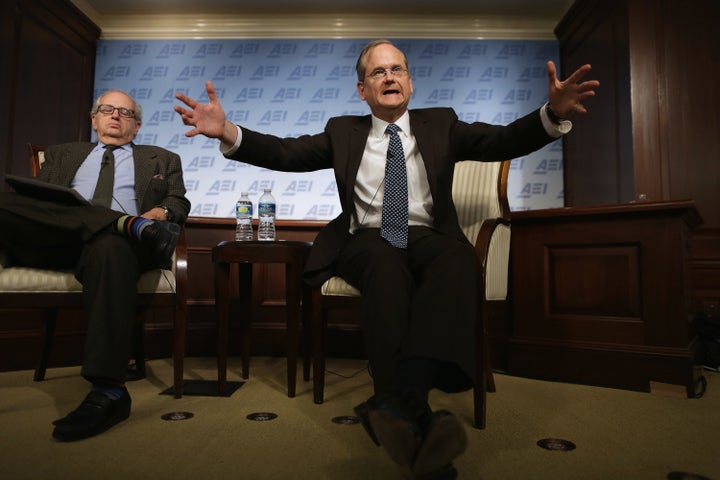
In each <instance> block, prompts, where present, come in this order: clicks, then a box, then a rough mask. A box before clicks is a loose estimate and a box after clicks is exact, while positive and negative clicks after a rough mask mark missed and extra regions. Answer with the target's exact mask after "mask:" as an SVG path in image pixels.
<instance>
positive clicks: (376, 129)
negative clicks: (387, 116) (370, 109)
mask: <svg viewBox="0 0 720 480" xmlns="http://www.w3.org/2000/svg"><path fill="white" fill-rule="evenodd" d="M370 117H371V118H372V128H371V130H370V135H372V136H373V137H377V138H380V137H383V136H384V135H385V130H386V129H387V126H388V125H390V124H389V123H388V122H386V121H385V120H380V119H379V118H378V117H376V116H375V115H371V116H370ZM395 125H397V126H398V127H400V134H401V135H405V136H406V137H407V136H410V113H409V112H408V111H407V110H405V113H403V114H402V116H401V117H400V118H398V119H397V121H396V122H395Z"/></svg>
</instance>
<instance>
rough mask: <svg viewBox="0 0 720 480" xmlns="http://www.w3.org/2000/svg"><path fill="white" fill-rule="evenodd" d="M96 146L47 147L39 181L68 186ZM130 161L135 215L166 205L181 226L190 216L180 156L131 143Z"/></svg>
mask: <svg viewBox="0 0 720 480" xmlns="http://www.w3.org/2000/svg"><path fill="white" fill-rule="evenodd" d="M95 145H97V144H96V143H90V142H74V143H65V144H62V145H54V146H51V147H48V148H47V150H46V151H45V162H44V163H43V164H42V168H41V169H40V173H39V174H38V179H40V180H43V181H46V182H50V183H54V184H58V185H63V186H66V187H68V186H70V182H72V179H73V178H75V174H76V173H77V170H78V168H80V165H81V164H82V163H83V161H85V159H86V158H87V156H88V155H89V154H90V152H91V151H92V149H93V148H94V147H95ZM133 160H134V163H135V193H136V196H137V208H138V213H139V214H143V213H145V212H147V211H148V210H150V209H152V208H153V207H156V206H158V205H165V206H166V207H168V208H169V209H170V211H171V212H172V215H173V222H176V223H184V222H185V219H186V218H187V216H188V214H189V213H190V201H189V200H188V199H187V198H185V183H184V182H183V173H182V162H181V160H180V157H179V156H178V155H177V154H175V153H172V152H170V151H168V150H165V149H164V148H160V147H155V146H151V145H135V144H133Z"/></svg>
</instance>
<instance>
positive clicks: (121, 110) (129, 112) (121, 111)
mask: <svg viewBox="0 0 720 480" xmlns="http://www.w3.org/2000/svg"><path fill="white" fill-rule="evenodd" d="M103 107H110V108H112V110H110V111H108V112H103V111H101V110H100V109H101V108H103ZM115 110H117V111H118V115H120V116H121V117H123V118H133V119H137V117H136V116H135V110H133V109H131V108H125V107H116V106H115V105H110V104H109V103H101V104H100V105H98V106H97V108H96V109H95V113H96V114H97V113H102V114H103V115H112V114H113V113H115Z"/></svg>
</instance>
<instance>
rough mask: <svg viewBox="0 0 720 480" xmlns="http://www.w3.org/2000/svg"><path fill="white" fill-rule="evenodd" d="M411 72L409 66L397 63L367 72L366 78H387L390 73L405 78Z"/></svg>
mask: <svg viewBox="0 0 720 480" xmlns="http://www.w3.org/2000/svg"><path fill="white" fill-rule="evenodd" d="M409 73H410V71H409V70H408V69H407V68H405V67H402V66H400V65H395V66H394V67H390V68H376V69H375V70H373V71H372V72H370V73H368V74H366V75H365V78H370V80H380V79H382V78H387V76H388V75H390V74H392V76H393V77H397V78H403V77H405V75H407V74H409Z"/></svg>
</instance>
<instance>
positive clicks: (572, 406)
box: [0, 357, 720, 480]
mask: <svg viewBox="0 0 720 480" xmlns="http://www.w3.org/2000/svg"><path fill="white" fill-rule="evenodd" d="M328 370H329V371H330V372H331V373H329V374H328V376H327V381H328V385H327V387H326V401H325V403H324V404H322V405H315V404H314V403H313V402H312V386H311V383H310V382H308V383H305V382H303V381H302V379H301V378H300V376H299V378H298V395H297V397H295V398H288V397H287V395H286V390H285V361H284V359H282V358H266V357H262V358H253V359H252V363H251V370H250V378H249V379H248V380H247V382H246V383H245V384H244V385H243V386H242V387H240V388H239V389H238V390H237V391H236V392H235V393H234V394H233V395H232V396H230V397H209V396H185V397H183V398H182V399H174V398H173V397H172V396H168V395H161V394H160V393H161V392H162V391H163V390H165V389H167V388H168V387H169V386H170V382H171V377H172V366H171V362H170V361H169V360H154V361H151V362H149V364H148V378H146V379H144V380H140V381H137V382H132V383H131V384H129V388H130V393H131V396H132V398H133V413H132V415H131V417H130V419H129V420H128V421H126V422H123V423H121V424H119V425H117V426H116V427H114V428H113V429H111V430H110V431H108V432H106V433H104V434H102V435H100V436H98V437H95V438H91V439H88V440H84V441H81V442H76V443H58V442H55V441H54V440H52V438H51V436H50V433H51V429H52V425H51V422H52V421H53V420H55V419H57V418H59V417H62V416H64V415H65V414H66V413H67V412H68V411H70V410H72V409H73V408H75V407H76V406H77V404H78V403H79V402H80V400H82V398H83V397H84V396H85V394H86V393H87V388H88V387H87V383H86V382H85V381H84V380H83V379H82V378H80V377H79V368H78V367H72V368H56V369H50V370H48V374H47V380H45V381H44V382H40V383H35V382H33V381H32V372H30V371H22V372H5V373H0V435H1V437H0V479H3V480H4V479H7V480H22V479H38V480H40V479H48V480H50V479H63V480H65V479H158V480H165V479H176V480H184V479H218V480H221V479H233V480H237V479H253V480H254V479H316V480H322V479H350V480H352V479H357V480H367V479H374V480H384V479H402V478H404V472H402V471H401V470H400V469H398V468H397V467H396V466H395V465H394V464H393V463H392V462H391V461H390V460H389V458H387V456H386V455H385V453H384V452H383V450H382V449H381V448H378V447H375V446H374V445H373V444H372V443H371V441H370V440H369V439H368V438H367V437H366V435H365V433H364V431H363V430H362V427H361V426H359V425H343V424H336V423H333V422H332V419H333V418H334V417H336V416H341V415H351V414H352V407H353V406H355V405H356V404H358V403H360V402H361V401H363V400H365V399H366V398H367V397H368V396H370V394H371V383H370V379H369V377H368V374H367V372H366V371H365V369H364V362H362V361H359V360H338V359H330V360H329V361H328ZM215 375H216V371H215V367H214V360H213V359H207V358H205V359H198V358H191V359H187V361H186V375H185V378H186V379H188V380H207V381H212V380H214V379H215ZM705 375H706V377H707V379H708V387H707V393H706V394H705V396H704V397H703V398H700V399H685V398H672V397H665V396H660V395H655V394H649V393H639V392H629V391H623V390H615V389H608V388H596V387H587V386H579V385H570V384H561V383H552V382H543V381H537V380H529V379H524V378H517V377H511V376H507V375H496V383H497V389H498V391H497V392H496V393H493V394H489V396H488V401H489V404H488V426H487V429H485V430H475V429H473V428H472V427H471V426H470V418H471V415H472V396H471V394H470V392H467V393H463V394H457V395H445V394H433V395H432V396H431V403H432V404H433V407H434V408H435V409H440V408H446V409H449V410H451V411H453V412H455V413H456V414H458V415H459V416H460V417H461V418H462V419H463V420H464V421H465V422H466V424H467V427H468V428H467V431H468V435H469V442H470V444H469V449H468V451H467V452H466V453H465V455H463V456H462V457H460V458H459V459H458V460H457V461H456V466H457V468H458V470H459V472H460V477H459V478H461V479H483V480H505V479H508V480H510V479H541V480H544V479H557V480H578V479H582V480H591V479H598V480H600V479H602V480H607V479H632V480H645V479H647V480H662V479H684V480H692V479H698V478H700V477H699V476H702V477H706V478H709V479H712V480H720V453H719V452H720V450H719V449H718V443H719V442H718V440H720V415H719V413H720V392H719V390H720V377H719V376H718V375H719V374H717V373H711V372H705ZM228 378H229V380H234V381H239V380H240V378H239V361H238V360H237V359H231V361H230V364H229V376H228ZM170 412H191V413H192V414H193V417H192V418H190V419H187V420H175V421H166V420H163V419H162V418H161V417H162V416H163V415H164V414H166V413H170ZM255 412H273V413H275V414H277V418H276V419H274V420H271V421H251V420H249V419H248V418H247V416H248V415H249V414H251V413H255ZM543 438H561V439H567V440H570V441H572V442H573V443H575V444H576V446H577V448H576V449H575V450H573V451H567V452H563V451H549V450H545V449H542V448H540V447H538V446H537V444H536V442H537V441H538V440H540V439H543ZM671 472H686V473H688V474H689V473H692V474H694V475H696V476H688V475H685V476H684V477H683V476H673V475H671Z"/></svg>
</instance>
